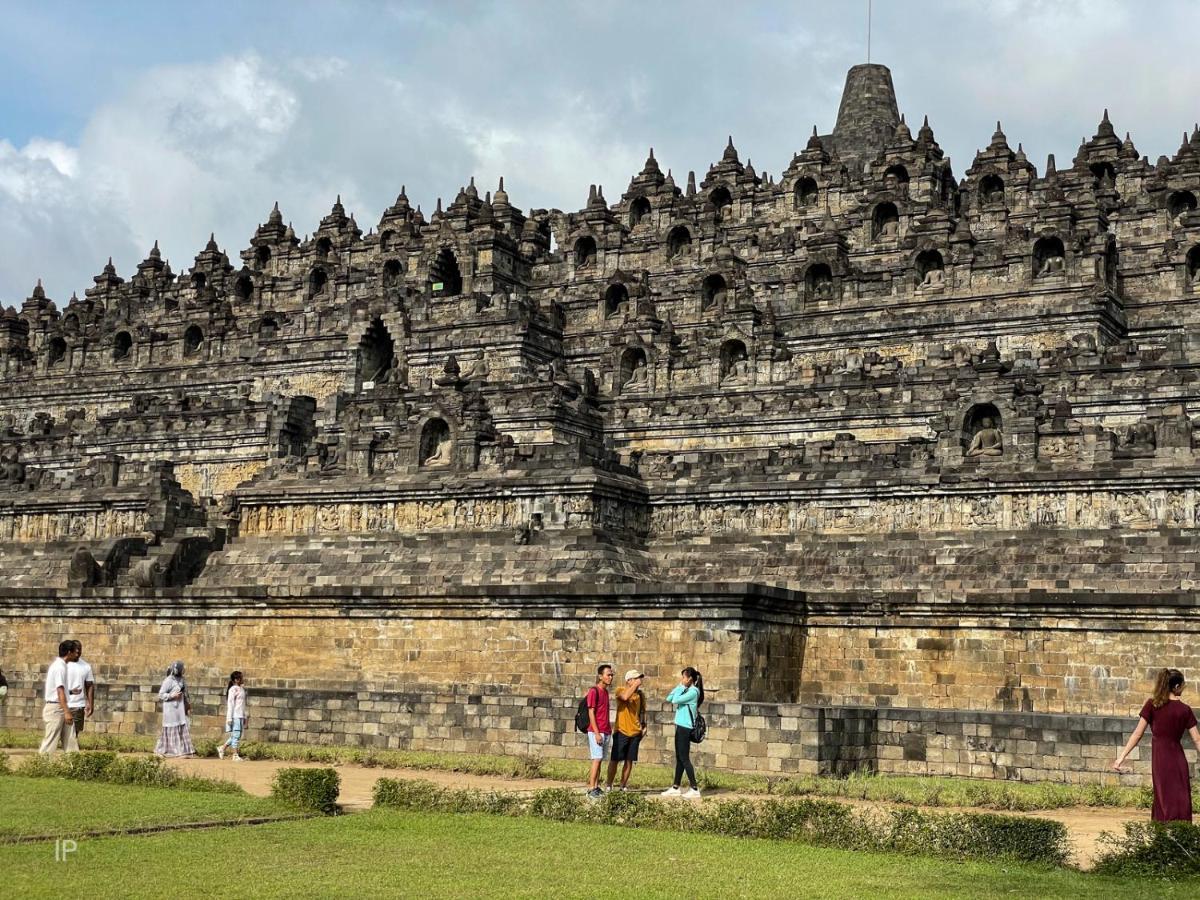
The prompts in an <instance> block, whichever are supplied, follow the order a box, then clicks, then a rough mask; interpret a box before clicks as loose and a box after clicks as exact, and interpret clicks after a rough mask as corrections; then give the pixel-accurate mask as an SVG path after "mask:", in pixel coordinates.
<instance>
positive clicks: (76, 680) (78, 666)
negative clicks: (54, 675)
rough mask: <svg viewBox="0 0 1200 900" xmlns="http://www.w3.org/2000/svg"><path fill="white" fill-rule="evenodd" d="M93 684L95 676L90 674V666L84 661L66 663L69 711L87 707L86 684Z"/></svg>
mask: <svg viewBox="0 0 1200 900" xmlns="http://www.w3.org/2000/svg"><path fill="white" fill-rule="evenodd" d="M89 681H90V682H92V683H95V681H96V676H95V675H93V674H92V665H91V663H89V662H88V661H87V660H86V659H81V660H79V661H78V662H73V663H67V706H69V707H70V708H71V709H83V708H84V707H85V706H87V688H86V687H85V685H86V684H87V682H89Z"/></svg>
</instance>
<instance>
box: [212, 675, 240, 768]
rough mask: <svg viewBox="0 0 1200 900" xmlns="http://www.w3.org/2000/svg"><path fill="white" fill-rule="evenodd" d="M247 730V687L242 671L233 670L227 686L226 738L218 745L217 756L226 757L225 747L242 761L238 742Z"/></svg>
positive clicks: (235, 760) (235, 758)
mask: <svg viewBox="0 0 1200 900" xmlns="http://www.w3.org/2000/svg"><path fill="white" fill-rule="evenodd" d="M245 730H246V688H245V686H244V685H243V679H242V673H241V672H232V673H230V675H229V684H227V685H226V686H225V733H226V734H227V735H229V737H227V738H225V740H224V741H222V742H221V743H220V744H218V745H217V756H219V757H221V759H224V758H225V748H226V747H229V748H230V749H231V750H233V761H234V762H241V761H242V758H241V757H240V756H239V755H238V744H240V743H241V741H242V733H243V732H244V731H245Z"/></svg>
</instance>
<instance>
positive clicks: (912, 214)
mask: <svg viewBox="0 0 1200 900" xmlns="http://www.w3.org/2000/svg"><path fill="white" fill-rule="evenodd" d="M915 121H916V120H915V119H914V122H915ZM798 139H799V141H800V142H801V143H804V149H803V150H801V151H800V152H799V153H797V154H796V155H795V156H794V157H793V158H792V160H791V162H790V163H789V164H788V166H787V168H786V169H785V170H784V171H782V172H781V173H779V174H778V175H767V174H765V173H758V172H756V171H755V170H754V168H753V167H752V166H751V165H750V163H749V161H743V159H742V156H741V154H740V153H739V151H738V150H737V149H736V148H735V147H734V144H733V142H732V140H731V141H730V142H729V144H728V146H726V147H725V149H724V152H723V153H722V154H721V157H720V159H719V160H718V161H717V162H716V163H714V164H713V165H712V166H710V167H709V169H708V171H707V173H705V174H704V175H703V177H701V178H696V177H695V176H694V175H692V174H689V175H688V176H687V177H686V179H685V180H684V183H683V184H682V185H680V184H677V183H676V181H675V179H674V178H673V176H672V174H671V172H670V171H669V170H668V171H664V170H663V168H662V166H660V164H659V162H658V161H656V159H655V157H654V154H653V152H651V154H650V156H649V157H648V158H647V159H646V162H645V165H644V167H643V168H642V170H641V171H640V172H638V173H637V174H635V175H634V176H633V177H632V178H631V179H630V181H629V184H628V185H627V186H626V187H625V189H624V190H623V191H621V192H620V193H619V195H617V193H616V192H615V191H612V190H611V188H610V191H609V196H608V197H606V196H605V191H604V190H603V189H602V188H600V187H597V186H593V187H591V188H590V189H589V191H588V197H587V203H586V205H585V206H584V207H583V208H582V209H580V210H578V211H574V212H562V211H559V210H556V209H552V210H545V209H532V210H528V211H525V212H523V211H522V210H520V209H519V208H518V207H517V206H514V205H513V203H512V202H511V201H510V198H509V196H508V194H507V193H506V192H505V190H504V186H503V182H501V184H500V186H499V187H498V188H497V189H496V190H495V191H494V192H491V193H488V194H484V195H482V196H481V193H480V190H479V189H478V188H476V187H475V185H474V183H472V184H471V185H470V186H468V187H465V188H463V189H461V190H459V191H458V194H457V196H456V197H455V198H454V200H453V202H452V203H450V204H448V205H447V206H445V207H444V208H443V206H442V204H441V202H440V201H439V202H438V206H437V210H436V211H435V212H434V213H433V214H432V215H430V216H429V218H428V219H427V218H426V217H425V216H424V215H423V214H422V212H421V211H420V210H419V209H414V208H413V207H412V206H411V205H410V203H409V200H408V198H407V197H406V196H405V193H404V192H403V191H401V193H400V196H399V197H398V198H397V200H396V202H395V204H394V205H392V206H391V207H390V208H388V209H387V210H385V211H384V212H383V214H382V216H381V217H380V219H379V221H378V223H376V224H375V225H374V227H372V228H369V229H368V230H366V232H365V233H364V229H363V228H362V227H361V226H360V225H359V224H358V223H356V221H355V219H354V218H353V217H351V216H348V215H347V214H346V212H345V211H344V209H343V207H342V205H341V203H340V202H339V203H335V204H334V205H333V208H332V210H331V211H330V213H329V215H327V216H326V217H325V218H324V219H322V220H321V222H320V224H319V226H318V227H317V228H316V230H315V232H314V233H313V234H312V236H311V237H310V238H307V239H306V240H303V241H302V240H299V239H298V238H297V236H296V233H295V231H294V230H293V228H292V227H291V225H289V224H287V222H286V220H285V217H284V215H283V214H282V213H281V212H280V210H279V209H278V208H276V209H274V210H272V211H271V213H270V215H269V216H268V218H267V220H266V222H265V224H263V225H261V226H259V228H258V229H257V231H256V232H255V233H254V235H253V236H252V237H251V238H250V239H249V243H248V245H247V246H246V247H245V249H242V250H240V251H239V252H238V253H236V254H234V255H232V256H231V255H230V254H228V253H227V252H225V251H223V250H222V249H221V248H220V247H219V245H218V244H217V242H216V241H215V240H210V241H209V243H208V245H207V246H206V247H205V248H204V249H203V250H202V251H201V252H200V253H199V255H198V256H196V257H195V260H194V262H192V263H191V264H189V265H187V266H186V267H185V268H184V269H183V270H182V271H181V272H178V273H177V272H175V271H173V270H172V268H171V266H170V265H169V264H168V263H167V261H166V260H165V259H163V257H162V255H161V254H160V252H159V249H158V248H157V246H156V247H155V248H154V249H153V250H151V251H150V253H149V255H148V256H147V258H146V259H145V261H143V262H141V263H139V264H138V266H137V271H136V272H133V273H126V276H125V277H122V275H120V274H118V273H117V271H116V270H115V269H114V267H113V266H112V265H111V263H110V264H109V265H107V266H105V267H104V268H103V271H101V272H100V274H99V275H97V276H96V277H95V279H94V282H95V283H94V285H92V286H91V287H90V288H88V289H87V290H86V291H84V292H83V296H81V297H80V296H72V297H71V299H70V300H69V301H68V302H66V303H65V304H63V305H62V306H61V308H60V307H59V305H56V304H55V303H54V302H53V301H52V300H51V299H50V298H48V297H47V296H46V294H45V292H44V291H43V290H42V288H41V287H40V285H39V287H37V288H35V289H34V290H33V292H32V295H31V296H30V297H29V299H27V300H26V301H25V302H24V303H23V304H22V305H21V307H20V308H19V309H15V308H9V309H6V310H4V311H3V312H2V313H0V373H2V377H3V391H2V392H0V459H2V462H0V622H2V625H0V665H3V667H4V669H5V670H6V672H7V673H8V674H9V677H10V680H11V682H12V684H13V687H12V689H11V691H10V695H9V698H8V701H7V705H6V706H5V707H3V710H4V711H3V712H2V713H0V717H2V718H0V721H2V722H3V723H5V724H7V725H9V726H21V725H29V726H36V725H37V724H38V722H39V714H40V702H41V701H40V697H39V694H38V687H39V685H40V678H41V672H42V670H43V669H44V666H45V664H46V663H47V662H48V660H49V659H50V657H51V656H52V655H53V647H54V646H55V645H56V643H57V641H58V640H59V639H60V637H64V636H69V637H77V638H79V639H81V640H82V641H83V642H84V645H85V650H86V655H87V656H88V657H89V658H90V659H91V660H92V662H93V664H94V665H95V666H96V668H97V671H98V675H99V679H100V682H101V689H100V692H99V706H100V712H99V713H98V715H97V718H96V720H95V722H96V724H95V728H96V729H97V730H109V731H115V732H134V731H144V732H152V731H154V730H155V729H156V727H157V711H156V704H155V702H154V697H155V691H156V690H157V685H158V683H159V681H160V679H161V676H162V673H163V669H164V668H165V666H166V665H167V664H168V663H169V662H170V661H171V660H174V659H182V660H184V661H185V662H187V664H188V667H189V673H190V676H191V682H192V685H193V690H194V692H195V694H196V710H197V713H198V721H197V723H196V725H195V726H194V727H195V730H196V731H197V732H198V733H199V734H201V735H203V734H204V730H205V728H206V727H208V726H211V727H212V728H213V730H214V731H215V730H216V729H217V728H218V727H219V722H220V721H221V720H220V718H219V717H220V715H221V713H220V711H219V708H218V704H219V700H220V689H221V687H223V685H224V682H225V676H226V674H227V673H228V672H229V671H230V670H231V669H234V668H240V669H243V670H244V671H245V672H246V676H247V680H248V683H249V684H250V685H251V688H252V695H251V696H252V701H253V710H252V715H253V717H254V725H253V727H254V728H255V729H256V736H258V737H266V738H267V739H282V740H298V741H317V742H333V741H336V742H348V743H361V744H368V745H374V746H386V747H411V748H418V749H421V748H423V749H435V750H470V751H486V752H529V753H538V754H543V755H550V756H579V755H582V754H583V747H582V742H581V738H580V736H579V735H576V734H574V733H573V731H572V729H571V717H572V713H573V708H574V704H575V703H576V702H577V698H578V697H579V696H580V695H581V694H582V692H583V690H584V689H585V688H586V686H587V685H589V684H590V683H591V680H592V677H593V675H594V672H595V666H596V664H597V663H598V662H601V661H612V662H613V663H614V664H615V665H616V667H617V670H618V673H621V672H623V671H624V670H625V669H626V668H630V667H639V668H642V669H644V670H645V671H646V673H647V675H648V685H647V686H648V690H649V691H650V692H651V694H652V696H657V695H659V694H665V693H666V691H667V690H668V689H669V687H670V686H671V684H673V683H674V680H675V677H676V674H677V672H678V670H679V669H680V668H681V667H682V666H683V665H687V664H691V665H695V666H697V667H698V668H700V669H701V670H703V671H704V673H705V679H706V682H707V684H708V686H709V688H710V692H711V693H710V697H711V702H710V704H709V707H708V713H709V717H710V723H711V729H710V738H709V740H708V741H706V742H705V743H704V744H703V745H702V746H701V748H700V749H701V751H702V752H701V755H700V761H701V764H702V765H709V766H723V767H728V768H733V769H742V770H757V771H763V772H780V773H788V772H817V771H822V772H845V771H851V770H855V769H866V770H877V771H884V772H928V773H935V774H941V773H951V774H954V773H957V774H967V775H978V776H989V777H1000V778H1050V779H1058V780H1067V781H1079V780H1087V779H1091V778H1097V777H1099V773H1100V772H1101V771H1102V770H1103V764H1104V762H1105V761H1107V760H1108V759H1109V758H1110V757H1111V755H1112V754H1113V752H1114V750H1115V747H1116V744H1117V742H1118V740H1119V732H1120V731H1122V730H1124V729H1125V728H1126V727H1127V725H1128V723H1129V721H1130V716H1131V715H1132V714H1133V713H1134V712H1135V711H1136V710H1137V709H1138V708H1139V706H1140V704H1141V702H1142V700H1143V699H1144V697H1145V696H1146V694H1147V692H1148V690H1149V687H1150V680H1151V676H1152V672H1153V670H1154V669H1156V668H1158V667H1160V666H1162V665H1177V666H1180V667H1182V668H1184V669H1185V670H1189V671H1192V672H1196V671H1197V670H1198V667H1200V651H1198V650H1197V649H1196V646H1195V642H1194V641H1193V640H1192V634H1193V632H1194V630H1195V628H1196V625H1197V618H1198V617H1197V591H1196V589H1197V584H1198V583H1200V572H1198V570H1197V569H1198V563H1200V550H1198V547H1197V534H1198V531H1197V529H1198V528H1200V490H1198V488H1200V468H1198V466H1197V450H1196V437H1195V433H1196V425H1197V421H1194V420H1193V418H1192V415H1193V414H1195V413H1197V412H1200V399H1198V396H1200V381H1198V378H1200V211H1198V210H1197V208H1196V201H1197V194H1198V193H1200V131H1193V132H1192V133H1191V134H1190V136H1188V135H1186V134H1185V137H1184V141H1183V144H1182V145H1181V146H1180V148H1179V150H1178V152H1177V153H1176V154H1175V155H1174V156H1173V157H1171V158H1167V157H1165V156H1164V157H1160V158H1159V159H1158V161H1157V162H1155V163H1151V162H1150V161H1149V160H1148V159H1147V158H1145V157H1142V156H1140V155H1139V154H1138V152H1137V150H1136V149H1135V147H1134V144H1133V142H1132V141H1131V140H1130V138H1129V136H1128V135H1126V136H1125V137H1124V138H1122V137H1121V136H1119V135H1118V133H1117V132H1116V130H1115V128H1114V126H1113V124H1112V123H1110V121H1109V118H1108V115H1107V113H1105V115H1104V117H1103V119H1102V120H1101V121H1100V124H1099V125H1098V127H1097V128H1096V133H1095V135H1094V136H1093V137H1091V138H1089V139H1086V140H1084V141H1083V142H1082V144H1081V145H1080V146H1079V149H1078V152H1077V153H1076V155H1075V158H1074V160H1073V161H1072V162H1070V163H1069V164H1067V163H1058V164H1056V162H1055V160H1054V158H1053V157H1051V158H1050V159H1049V160H1048V161H1047V162H1046V165H1045V166H1044V168H1041V169H1039V168H1038V167H1037V166H1035V165H1034V164H1033V163H1032V162H1031V161H1029V160H1028V159H1027V158H1026V157H1025V154H1024V153H1023V152H1022V150H1021V148H1020V145H1018V146H1017V147H1016V148H1015V149H1014V148H1013V147H1012V146H1011V145H1010V143H1009V141H1008V139H1007V138H1006V136H1005V134H1004V132H1003V131H1002V130H1000V128H999V127H997V129H996V133H995V134H993V135H992V137H991V140H990V141H989V142H988V143H987V146H986V147H985V148H984V149H982V150H980V151H979V152H978V153H977V154H976V155H975V158H974V160H973V161H971V164H970V165H969V167H967V169H966V171H965V172H964V173H961V176H960V175H956V174H955V173H954V172H953V170H952V168H951V165H950V161H949V160H948V159H946V158H945V156H944V155H943V153H942V150H941V149H940V148H939V146H938V143H937V140H936V139H935V137H934V132H933V129H932V128H931V127H930V125H929V124H928V122H925V123H924V124H921V125H920V126H919V127H916V126H915V125H913V124H909V123H906V121H905V120H904V118H902V117H901V116H900V115H899V114H898V110H897V103H896V98H895V94H894V92H893V89H892V80H891V75H890V73H889V71H888V69H887V68H886V67H884V66H880V65H861V66H855V67H854V68H853V69H851V70H850V73H849V75H848V77H847V80H846V88H845V94H844V96H843V98H842V103H841V108H840V110H839V112H838V118H837V124H836V125H835V127H834V128H833V131H832V133H831V134H827V135H820V134H818V133H817V131H816V130H815V129H814V131H813V134H812V136H811V137H807V138H806V137H803V136H800V137H799V138H798ZM805 141H806V143H805ZM581 194H582V191H581ZM610 198H611V199H610ZM653 705H654V707H655V709H656V710H658V709H661V711H660V712H657V713H656V715H657V716H658V719H657V725H656V728H661V729H664V730H663V732H662V734H659V733H657V732H656V734H654V735H652V738H651V741H650V744H649V749H651V750H652V751H654V752H657V753H660V755H661V756H662V757H666V756H667V755H669V753H670V748H669V746H668V741H667V740H666V738H665V737H664V736H663V735H665V728H666V723H667V721H668V720H667V716H666V710H665V707H662V708H660V707H659V706H658V704H657V703H654V704H653Z"/></svg>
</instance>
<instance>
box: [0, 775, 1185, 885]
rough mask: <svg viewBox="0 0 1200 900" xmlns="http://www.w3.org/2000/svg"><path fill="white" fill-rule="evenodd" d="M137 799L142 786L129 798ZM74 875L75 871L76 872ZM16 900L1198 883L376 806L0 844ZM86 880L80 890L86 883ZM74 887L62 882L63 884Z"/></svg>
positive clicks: (1, 867)
mask: <svg viewBox="0 0 1200 900" xmlns="http://www.w3.org/2000/svg"><path fill="white" fill-rule="evenodd" d="M122 790H124V791H126V792H128V793H129V794H131V795H132V794H133V793H135V792H136V791H138V790H139V789H131V788H124V789H122ZM72 866H78V869H79V870H78V871H77V872H72V871H71V867H72ZM0 871H3V872H4V873H5V890H6V893H7V894H8V895H9V896H19V897H59V896H61V895H62V891H63V885H64V883H67V884H74V885H82V884H86V891H85V893H86V894H87V896H88V897H97V898H103V897H114V898H116V897H120V898H139V897H163V896H185V897H190V896H215V895H220V896H244V897H264V898H266V897H296V896H323V897H324V896H329V897H342V896H346V897H348V896H358V897H362V896H371V895H375V896H421V897H423V898H434V897H534V896H537V897H595V896H600V895H604V894H609V895H613V896H638V897H681V898H683V897H687V898H693V897H780V896H794V897H830V898H851V897H854V898H857V897H863V896H882V897H888V898H901V897H912V898H930V897H973V898H989V897H1013V896H1019V897H1031V896H1036V897H1039V898H1054V897H1127V896H1129V895H1131V894H1139V895H1146V894H1152V895H1153V896H1156V897H1164V898H1170V897H1184V896H1189V897H1190V896H1193V895H1194V893H1195V886H1194V884H1191V885H1188V884H1179V885H1171V884H1167V883H1157V882H1146V881H1133V880H1124V879H1107V878H1101V877H1098V876H1089V875H1083V874H1080V873H1077V872H1074V871H1070V870H1064V869H1056V870H1051V869H1042V868H1037V867H1028V866H1018V865H994V864H982V863H944V862H936V861H933V860H930V859H924V858H916V857H906V856H897V855H889V854H869V853H856V852H851V851H841V850H821V849H814V848H810V847H804V846H797V845H793V844H785V843H781V842H774V841H758V840H747V839H737V838H719V837H711V836H705V835H695V836H692V835H678V834H671V833H664V832H653V831H634V830H630V829H623V828H616V827H609V826H597V825H563V824H556V823H551V822H539V821H531V820H528V819H506V818H501V817H494V816H486V815H452V814H445V813H402V812H386V811H382V810H380V811H373V812H367V813H359V814H356V815H351V816H341V817H336V818H321V819H308V820H303V821H296V822H286V823H279V824H272V825H259V826H242V827H238V828H228V829H215V830H206V831H192V832H174V833H165V834H155V835H140V836H127V837H118V838H97V839H92V840H82V841H80V842H79V849H78V852H77V853H76V854H74V856H73V857H72V858H71V860H70V861H69V862H66V863H56V862H55V861H54V848H53V846H52V845H51V844H24V845H9V846H0ZM80 878H82V879H83V881H79V880H77V879H80ZM64 879H67V880H66V881H65V882H64Z"/></svg>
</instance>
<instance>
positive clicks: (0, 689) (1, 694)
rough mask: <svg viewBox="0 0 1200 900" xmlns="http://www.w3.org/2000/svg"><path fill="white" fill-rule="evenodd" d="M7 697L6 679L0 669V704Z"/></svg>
mask: <svg viewBox="0 0 1200 900" xmlns="http://www.w3.org/2000/svg"><path fill="white" fill-rule="evenodd" d="M7 696H8V679H7V678H5V677H4V670H3V669H0V702H3V701H4V698H5V697H7Z"/></svg>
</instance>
